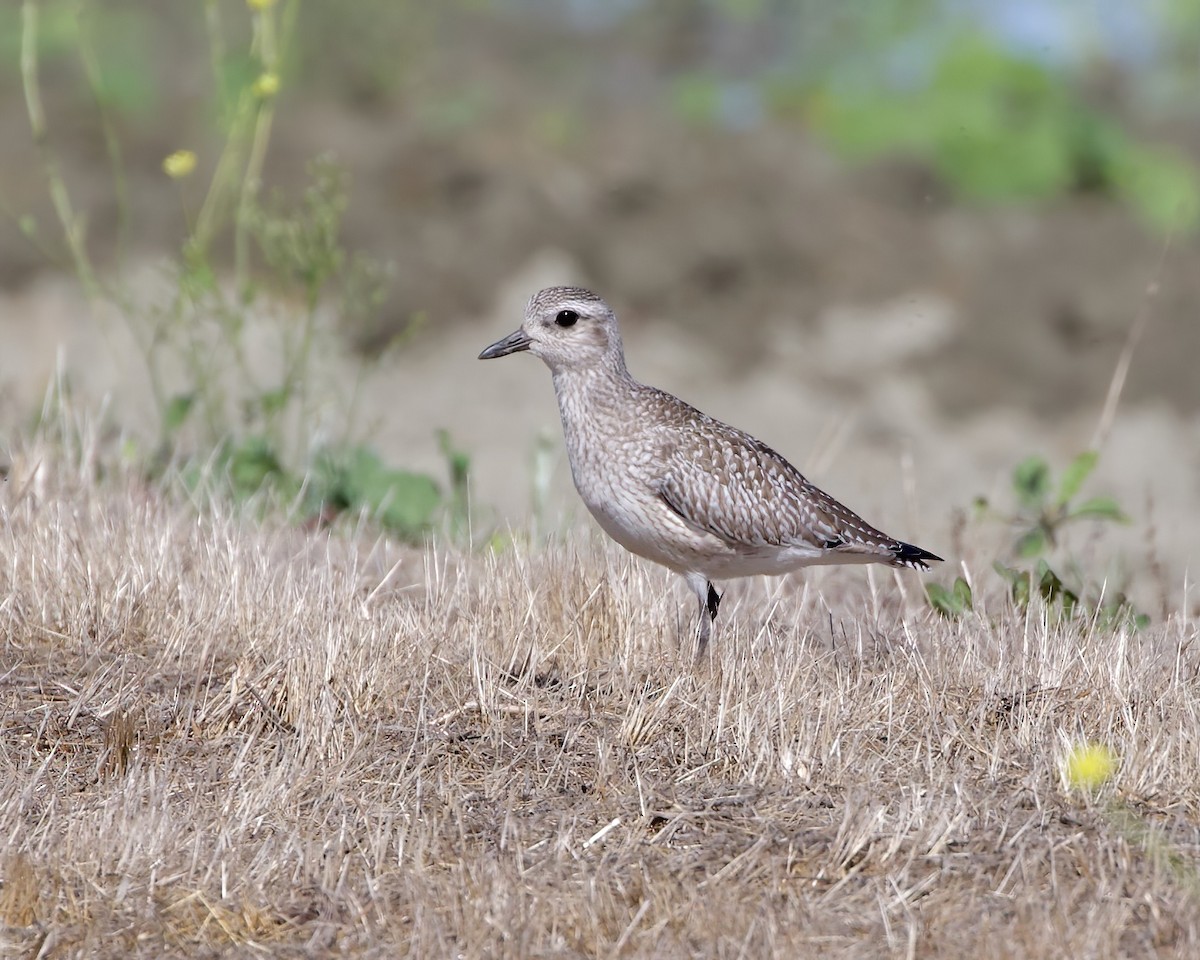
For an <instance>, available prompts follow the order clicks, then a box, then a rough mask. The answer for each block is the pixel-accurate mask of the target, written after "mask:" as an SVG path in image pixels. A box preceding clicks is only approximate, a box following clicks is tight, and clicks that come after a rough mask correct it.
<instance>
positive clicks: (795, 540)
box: [658, 417, 902, 562]
mask: <svg viewBox="0 0 1200 960" xmlns="http://www.w3.org/2000/svg"><path fill="white" fill-rule="evenodd" d="M704 420H705V421H707V423H705V424H704V425H703V429H698V430H688V431H687V432H686V440H685V442H682V443H679V444H678V445H676V446H675V448H674V449H673V450H672V451H671V456H670V457H669V459H668V460H667V463H666V464H665V470H664V473H663V475H662V477H661V479H660V481H659V488H658V493H659V496H660V497H661V498H662V499H663V501H664V502H665V503H666V505H667V506H668V507H670V509H671V510H673V511H674V512H675V513H676V514H678V515H679V516H680V517H681V518H682V519H683V520H684V521H685V522H686V523H688V524H689V525H690V526H692V527H693V528H695V529H697V530H702V531H705V532H707V533H710V534H712V535H713V536H716V537H719V538H720V539H721V540H723V541H724V542H725V543H727V544H729V545H730V546H732V547H735V548H743V549H746V550H748V551H753V550H755V549H758V548H764V547H786V546H801V545H805V546H811V547H813V548H815V549H817V550H829V551H837V552H839V553H847V554H859V555H864V556H876V557H879V558H880V559H882V560H884V562H888V561H889V560H891V559H893V558H895V557H896V555H897V549H898V548H899V547H901V546H902V545H901V544H900V543H898V542H897V541H896V540H895V539H893V538H891V537H888V536H887V535H885V534H884V533H882V532H880V531H879V530H876V529H875V528H874V527H872V526H870V524H868V523H866V522H865V521H864V520H863V519H862V518H861V517H859V516H858V515H857V514H855V513H854V512H852V511H851V510H849V509H847V508H846V507H844V506H842V505H841V504H840V503H838V502H837V501H836V500H834V499H833V498H832V497H831V496H829V495H828V494H827V493H825V492H824V491H823V490H821V489H819V488H818V487H816V486H814V485H813V484H811V483H810V482H809V481H808V480H807V479H806V478H805V477H804V476H803V475H802V474H801V473H800V471H799V470H797V469H796V468H795V467H793V466H792V465H791V464H790V463H788V461H787V460H785V459H784V458H783V457H781V456H780V455H779V454H778V453H776V452H775V451H774V450H772V449H771V448H770V447H768V446H767V445H766V444H765V443H762V442H761V441H759V440H756V439H754V438H753V437H751V436H750V435H749V434H746V433H743V432H742V431H740V430H737V429H735V428H733V427H729V426H727V425H725V424H722V423H719V422H718V421H715V420H712V419H711V418H708V417H705V418H704Z"/></svg>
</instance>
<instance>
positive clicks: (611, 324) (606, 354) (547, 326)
mask: <svg viewBox="0 0 1200 960" xmlns="http://www.w3.org/2000/svg"><path fill="white" fill-rule="evenodd" d="M522 350H528V351H529V352H530V353H532V354H533V355H534V356H535V357H541V358H542V360H543V361H544V362H545V364H546V366H548V367H549V368H550V369H551V371H552V372H554V373H560V372H562V371H566V370H584V369H587V368H590V367H600V366H603V365H605V364H612V365H614V366H615V368H616V369H621V370H623V369H624V367H625V359H624V353H623V351H622V347H621V334H620V331H619V330H618V329H617V318H616V316H615V315H614V314H613V312H612V308H611V307H609V305H608V304H607V303H605V302H604V301H603V300H601V299H600V298H599V297H598V296H596V295H595V294H594V293H592V292H591V291H590V290H584V289H583V288H582V287H547V288H546V289H545V290H540V291H539V292H537V293H535V294H534V295H533V296H532V297H530V298H529V303H528V304H527V305H526V307H525V322H524V323H522V324H521V327H520V329H518V330H514V331H513V332H512V333H510V334H509V335H508V336H507V337H505V338H504V339H502V340H497V341H496V342H495V343H493V344H492V345H491V346H490V347H488V348H487V349H486V350H484V351H483V353H481V354H480V355H479V359H480V360H491V359H493V358H495V357H503V356H507V355H508V354H510V353H518V352H520V351H522Z"/></svg>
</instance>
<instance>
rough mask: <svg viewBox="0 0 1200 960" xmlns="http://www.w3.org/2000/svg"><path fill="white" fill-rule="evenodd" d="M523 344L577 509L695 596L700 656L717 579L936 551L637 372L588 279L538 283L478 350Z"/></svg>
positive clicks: (895, 562)
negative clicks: (541, 373) (562, 450)
mask: <svg viewBox="0 0 1200 960" xmlns="http://www.w3.org/2000/svg"><path fill="white" fill-rule="evenodd" d="M521 352H529V353H531V354H533V355H534V356H535V357H538V358H540V359H541V360H542V361H543V362H544V363H545V364H546V366H547V367H549V368H550V373H551V375H552V378H553V381H554V393H555V396H556V397H557V399H558V409H559V414H560V416H561V419H562V427H563V436H564V440H565V442H566V449H567V459H568V461H569V463H570V467H571V477H572V479H573V480H574V482H575V488H576V490H578V492H579V496H580V497H581V498H582V500H583V502H584V504H585V505H586V506H587V508H588V511H589V512H590V513H591V515H592V516H593V517H594V518H595V519H596V521H597V523H599V525H600V527H601V529H602V530H604V532H605V533H607V534H608V535H609V536H610V537H612V539H613V540H615V541H616V542H617V543H619V544H620V545H621V546H622V547H624V548H625V549H626V550H628V551H630V552H631V553H633V554H636V555H637V556H639V557H644V558H645V559H647V560H651V561H653V562H655V563H658V564H661V565H662V566H664V567H667V568H668V569H669V570H672V571H674V572H675V573H677V574H679V575H681V576H682V577H683V579H684V580H685V581H686V583H687V585H688V587H689V588H690V589H691V591H692V592H693V593H694V594H695V595H696V597H697V599H698V601H699V607H700V618H699V622H698V624H697V627H696V631H695V636H696V642H697V646H696V650H697V655H700V654H702V653H703V652H704V651H705V649H706V648H707V646H708V643H709V639H710V637H711V635H712V629H713V626H712V625H713V624H714V623H715V621H716V619H717V610H718V607H719V606H720V602H721V594H719V593H718V592H717V589H716V586H715V584H714V581H722V580H725V579H728V578H736V577H747V576H756V575H764V574H765V575H776V574H783V573H788V572H790V571H792V570H796V569H799V568H801V567H807V566H812V565H815V564H846V563H881V564H884V565H886V566H890V567H907V568H911V569H915V570H928V569H929V561H939V560H941V559H942V558H941V557H939V556H937V555H935V554H933V553H930V552H929V551H928V550H924V549H922V548H921V547H917V546H914V545H913V544H911V543H905V542H904V541H902V540H898V539H896V538H895V537H892V536H889V535H888V534H885V533H883V532H882V531H880V530H878V529H876V528H875V527H873V526H871V525H870V524H868V523H867V522H866V521H865V520H863V519H862V518H861V517H859V516H858V514H856V513H854V512H853V511H851V510H850V509H849V508H848V507H846V506H844V505H842V504H841V503H839V502H838V501H837V500H835V499H834V498H833V497H831V496H830V495H829V494H827V493H826V492H825V491H824V490H821V489H820V488H819V487H817V486H816V485H815V484H813V483H812V482H810V481H809V480H808V479H807V478H806V477H805V476H804V475H803V474H802V473H801V472H800V471H799V470H797V469H796V468H795V467H794V466H792V464H791V463H789V462H788V461H787V460H786V459H785V458H784V457H783V456H781V455H780V454H778V453H776V452H775V451H774V450H773V449H771V447H769V446H767V445H766V444H765V443H763V442H762V441H761V440H758V439H756V438H754V437H753V436H751V435H750V434H749V433H746V432H745V431H743V430H739V429H737V428H736V427H732V426H729V425H728V424H726V423H722V422H721V421H720V420H717V419H715V418H713V417H710V416H708V415H707V414H704V413H701V412H700V411H699V410H697V409H696V408H695V407H693V406H692V405H691V404H688V403H686V402H684V401H683V400H680V399H679V398H678V397H676V396H673V395H672V394H670V393H667V392H666V391H664V390H659V389H658V388H656V387H651V386H647V385H646V384H644V383H640V382H639V381H637V380H636V379H634V377H633V376H632V375H631V374H630V373H629V370H628V369H627V367H626V365H625V350H624V346H623V345H622V341H621V331H620V327H619V326H618V324H617V317H616V314H615V313H614V312H613V309H612V308H611V307H610V306H609V305H608V304H607V303H606V302H605V301H604V300H603V299H602V298H601V297H599V296H598V295H597V294H595V293H593V292H592V291H590V290H586V289H584V288H583V287H572V286H557V287H547V288H546V289H544V290H540V291H539V292H537V293H535V294H534V295H533V296H532V297H531V298H530V299H529V302H528V304H527V306H526V308H525V316H524V320H523V322H522V324H521V326H520V327H519V328H518V329H517V330H515V331H513V332H512V333H510V334H509V335H508V336H506V337H503V338H502V339H500V340H497V341H496V342H495V343H493V344H492V345H491V346H489V347H487V348H485V349H484V350H483V352H482V353H480V354H479V359H481V360H491V359H495V358H497V357H504V356H508V355H510V354H514V353H521Z"/></svg>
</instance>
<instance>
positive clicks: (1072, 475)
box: [1058, 450, 1100, 504]
mask: <svg viewBox="0 0 1200 960" xmlns="http://www.w3.org/2000/svg"><path fill="white" fill-rule="evenodd" d="M1099 459H1100V454H1099V453H1097V452H1096V451H1095V450H1087V451H1084V452H1083V453H1081V454H1080V455H1079V456H1077V457H1076V458H1075V459H1074V460H1072V461H1071V463H1070V465H1069V466H1068V467H1067V469H1066V470H1065V471H1064V472H1063V476H1062V482H1061V483H1060V484H1059V485H1058V502H1059V503H1060V504H1062V503H1067V502H1068V501H1069V500H1072V499H1074V497H1075V495H1076V494H1077V493H1079V488H1080V487H1082V486H1083V482H1084V481H1085V480H1086V479H1087V478H1088V477H1089V476H1090V475H1091V473H1092V471H1093V470H1095V469H1096V463H1097V462H1098V461H1099Z"/></svg>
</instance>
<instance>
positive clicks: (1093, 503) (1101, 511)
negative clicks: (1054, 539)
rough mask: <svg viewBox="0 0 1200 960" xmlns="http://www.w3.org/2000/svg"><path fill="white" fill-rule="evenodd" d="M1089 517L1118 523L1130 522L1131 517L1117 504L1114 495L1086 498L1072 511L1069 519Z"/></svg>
mask: <svg viewBox="0 0 1200 960" xmlns="http://www.w3.org/2000/svg"><path fill="white" fill-rule="evenodd" d="M1087 517H1092V518H1093V519H1096V520H1112V521H1114V522H1116V523H1128V522H1129V517H1127V516H1126V515H1125V514H1124V512H1123V511H1122V510H1121V508H1120V507H1119V506H1118V505H1117V501H1116V500H1114V499H1113V498H1112V497H1093V498H1092V499H1091V500H1085V501H1083V503H1081V504H1080V505H1079V506H1077V507H1076V508H1075V509H1074V510H1072V511H1071V513H1070V514H1069V516H1068V517H1067V519H1069V520H1082V519H1085V518H1087Z"/></svg>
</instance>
